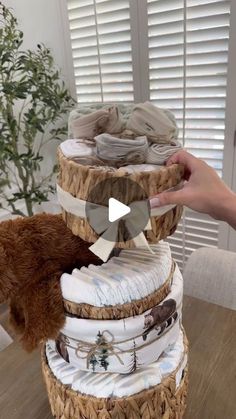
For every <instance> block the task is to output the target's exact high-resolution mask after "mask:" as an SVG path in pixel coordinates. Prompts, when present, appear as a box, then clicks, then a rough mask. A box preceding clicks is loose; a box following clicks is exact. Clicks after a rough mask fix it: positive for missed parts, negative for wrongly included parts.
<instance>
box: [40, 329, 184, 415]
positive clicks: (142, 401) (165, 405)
mask: <svg viewBox="0 0 236 419" xmlns="http://www.w3.org/2000/svg"><path fill="white" fill-rule="evenodd" d="M184 341H185V342H184V343H185V354H187V352H188V343H187V339H186V337H185V338H184ZM42 371H43V376H44V380H45V383H46V387H47V392H48V397H49V402H50V406H51V411H52V414H53V417H54V418H56V419H80V418H81V419H182V418H183V415H184V412H185V408H186V397H187V389H188V367H187V366H186V367H185V368H184V370H183V373H182V377H181V381H180V384H179V386H178V387H176V375H177V372H178V368H177V369H176V370H175V371H173V372H172V373H171V374H169V375H168V376H166V377H165V378H164V379H163V381H162V382H161V383H160V384H158V385H156V386H154V387H151V388H150V389H148V390H144V391H141V392H139V393H137V394H134V395H132V396H129V397H123V398H115V397H109V398H97V397H94V396H90V395H86V394H81V393H79V392H76V391H74V390H72V389H71V387H70V386H69V385H64V384H62V383H61V382H60V381H59V380H58V379H57V378H56V377H55V376H54V374H53V373H52V371H51V369H50V368H49V366H48V363H47V358H46V354H45V349H43V350H42Z"/></svg>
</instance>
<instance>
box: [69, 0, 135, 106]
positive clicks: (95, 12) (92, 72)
mask: <svg viewBox="0 0 236 419" xmlns="http://www.w3.org/2000/svg"><path fill="white" fill-rule="evenodd" d="M67 7H68V16H69V26H70V37H71V45H72V54H73V65H74V74H75V82H76V92H77V98H78V102H79V103H89V102H93V103H94V102H132V101H133V100H134V91H133V90H134V88H133V65H132V52H131V28H130V9H129V0H119V2H117V1H116V0H68V1H67Z"/></svg>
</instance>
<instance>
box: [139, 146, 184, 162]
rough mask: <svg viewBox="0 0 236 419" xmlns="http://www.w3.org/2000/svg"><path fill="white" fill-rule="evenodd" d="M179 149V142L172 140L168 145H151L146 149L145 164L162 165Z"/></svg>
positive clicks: (180, 147)
mask: <svg viewBox="0 0 236 419" xmlns="http://www.w3.org/2000/svg"><path fill="white" fill-rule="evenodd" d="M181 149H182V146H181V144H180V142H179V141H174V140H172V141H171V143H170V144H156V143H152V144H150V145H149V147H148V151H147V157H146V163H149V164H157V165H163V164H164V163H165V162H166V161H167V160H168V159H169V157H171V156H172V155H173V154H174V153H176V152H177V151H179V150H181Z"/></svg>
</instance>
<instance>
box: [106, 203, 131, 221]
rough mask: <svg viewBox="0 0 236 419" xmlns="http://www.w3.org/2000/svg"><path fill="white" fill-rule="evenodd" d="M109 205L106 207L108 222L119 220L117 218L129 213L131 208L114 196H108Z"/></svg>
mask: <svg viewBox="0 0 236 419" xmlns="http://www.w3.org/2000/svg"><path fill="white" fill-rule="evenodd" d="M108 203H109V207H108V219H109V221H110V223H113V222H114V221H117V220H119V218H122V217H124V216H125V215H127V214H129V213H130V211H131V209H130V207H128V206H127V205H125V204H122V202H120V201H118V200H117V199H115V198H109V201H108Z"/></svg>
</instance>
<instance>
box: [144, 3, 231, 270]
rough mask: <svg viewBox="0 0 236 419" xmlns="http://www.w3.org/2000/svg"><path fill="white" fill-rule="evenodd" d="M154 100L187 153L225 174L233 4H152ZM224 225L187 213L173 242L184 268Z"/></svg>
mask: <svg viewBox="0 0 236 419" xmlns="http://www.w3.org/2000/svg"><path fill="white" fill-rule="evenodd" d="M147 3H148V45H149V89H150V100H151V101H153V102H154V103H156V104H158V105H159V106H163V107H165V108H168V109H170V110H172V111H173V112H174V114H175V116H176V119H177V122H178V125H179V127H180V134H179V137H180V140H181V141H182V143H183V145H184V146H185V148H186V149H187V150H188V151H189V152H191V153H192V154H194V155H195V156H197V157H200V158H202V159H204V160H205V161H206V162H207V163H208V164H210V165H211V166H212V167H214V168H215V169H216V170H217V172H218V173H219V175H220V176H222V169H223V150H224V129H225V99H226V81H227V61H228V41H229V25H230V2H229V1H227V0H168V1H166V0H148V1H147ZM218 229H219V225H218V223H217V222H215V221H214V220H212V219H210V218H209V217H207V216H205V215H203V214H197V213H195V212H193V211H191V210H185V215H184V217H183V219H182V222H181V223H180V225H179V227H178V230H177V232H176V233H175V235H174V236H173V237H171V238H170V239H169V241H170V243H171V245H172V250H173V254H174V256H175V258H176V259H177V261H178V262H179V263H180V264H182V265H183V264H184V263H185V261H186V259H187V257H188V256H189V255H190V253H191V252H192V251H193V250H195V249H196V248H198V247H202V246H211V247H212V246H213V247H216V246H217V245H218Z"/></svg>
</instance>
